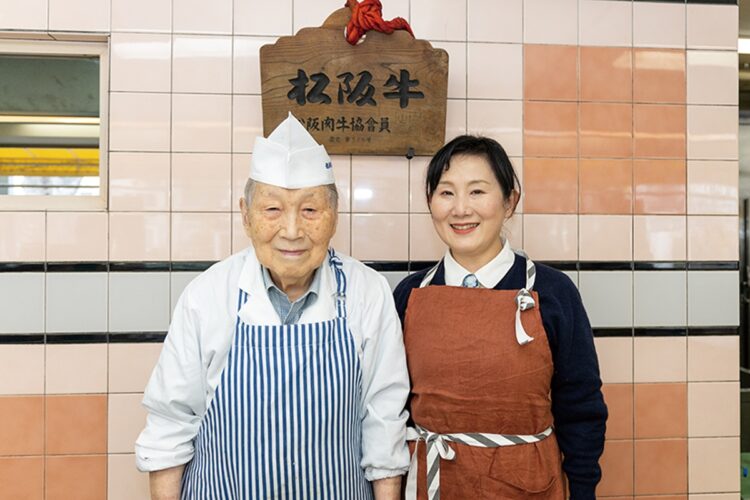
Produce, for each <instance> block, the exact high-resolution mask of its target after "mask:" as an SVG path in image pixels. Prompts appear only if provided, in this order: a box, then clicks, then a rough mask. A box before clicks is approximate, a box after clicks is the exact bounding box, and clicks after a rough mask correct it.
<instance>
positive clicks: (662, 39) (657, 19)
mask: <svg viewBox="0 0 750 500" xmlns="http://www.w3.org/2000/svg"><path fill="white" fill-rule="evenodd" d="M633 45H634V46H635V47H673V48H677V49H679V48H684V47H685V4H684V3H682V4H680V3H658V2H633Z"/></svg>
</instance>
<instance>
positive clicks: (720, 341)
mask: <svg viewBox="0 0 750 500" xmlns="http://www.w3.org/2000/svg"><path fill="white" fill-rule="evenodd" d="M739 356H740V341H739V337H738V336H708V335H707V336H703V335H699V336H690V337H688V381H690V382H710V381H716V382H718V381H737V380H739V371H738V370H737V360H738V359H739Z"/></svg>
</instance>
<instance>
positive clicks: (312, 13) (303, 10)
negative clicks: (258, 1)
mask: <svg viewBox="0 0 750 500" xmlns="http://www.w3.org/2000/svg"><path fill="white" fill-rule="evenodd" d="M292 5H293V13H294V15H293V16H292V19H293V20H294V31H295V32H297V31H299V30H300V29H302V28H307V27H317V26H320V25H322V24H323V21H325V20H326V18H327V17H328V15H329V14H331V13H332V12H334V11H335V10H337V9H340V8H341V7H343V5H342V4H341V3H340V2H336V1H335V0H318V1H317V2H314V3H313V2H306V1H304V0H302V1H300V0H294V1H293V4H292ZM261 9H262V11H263V12H265V10H266V8H265V4H264V5H263V7H261ZM256 15H257V14H256Z"/></svg>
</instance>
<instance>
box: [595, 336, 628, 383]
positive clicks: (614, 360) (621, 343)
mask: <svg viewBox="0 0 750 500" xmlns="http://www.w3.org/2000/svg"><path fill="white" fill-rule="evenodd" d="M594 344H595V345H596V355H597V357H598V358H599V367H600V369H601V376H602V382H604V383H605V384H623V383H624V384H627V383H631V382H633V339H632V338H616V337H611V338H610V337H599V338H595V339H594Z"/></svg>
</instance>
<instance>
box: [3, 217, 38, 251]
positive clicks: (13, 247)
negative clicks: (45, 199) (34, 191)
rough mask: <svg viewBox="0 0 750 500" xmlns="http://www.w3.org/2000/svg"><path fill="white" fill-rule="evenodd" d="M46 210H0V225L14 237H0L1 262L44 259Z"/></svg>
mask: <svg viewBox="0 0 750 500" xmlns="http://www.w3.org/2000/svg"><path fill="white" fill-rule="evenodd" d="M45 224H46V218H45V214H44V212H0V227H2V228H3V233H4V234H6V235H13V237H12V238H8V237H5V238H0V262H36V261H44V260H45V255H44V250H45V248H44V247H45Z"/></svg>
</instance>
